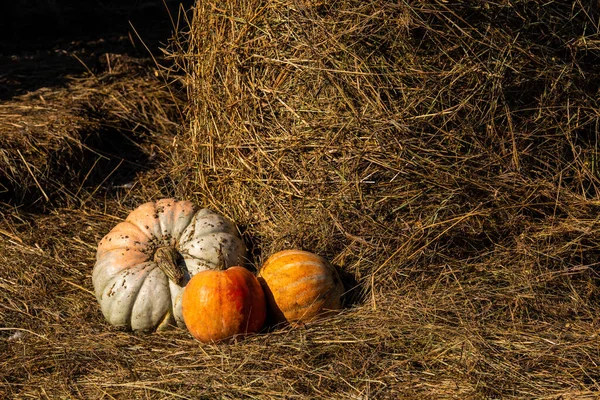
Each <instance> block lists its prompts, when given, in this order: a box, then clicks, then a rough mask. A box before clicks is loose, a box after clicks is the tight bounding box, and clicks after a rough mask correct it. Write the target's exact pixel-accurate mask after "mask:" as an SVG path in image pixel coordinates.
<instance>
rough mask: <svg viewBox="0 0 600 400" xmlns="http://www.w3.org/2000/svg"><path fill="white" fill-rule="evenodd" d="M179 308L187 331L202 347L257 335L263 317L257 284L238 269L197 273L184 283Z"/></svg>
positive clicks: (254, 278) (246, 273) (256, 281)
mask: <svg viewBox="0 0 600 400" xmlns="http://www.w3.org/2000/svg"><path fill="white" fill-rule="evenodd" d="M181 304H182V311H183V319H184V321H185V324H186V326H187V328H188V330H189V331H190V333H191V334H192V336H194V337H195V338H196V339H198V340H199V341H201V342H205V343H206V342H213V341H214V342H217V341H220V340H223V339H226V338H230V337H233V336H235V335H240V334H241V335H244V334H247V333H253V332H258V331H259V330H260V329H261V328H262V327H263V325H264V323H265V319H266V315H267V307H266V303H265V295H264V294H263V290H262V288H261V286H260V283H258V280H257V279H256V277H255V276H254V275H253V274H252V273H251V272H250V271H248V270H247V269H245V268H243V267H238V266H235V267H231V268H229V269H227V270H225V271H203V272H199V273H198V274H196V275H195V276H194V277H193V278H192V279H191V280H190V281H189V282H188V284H187V286H186V288H185V290H184V292H183V299H182V303H181Z"/></svg>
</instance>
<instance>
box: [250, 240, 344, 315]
mask: <svg viewBox="0 0 600 400" xmlns="http://www.w3.org/2000/svg"><path fill="white" fill-rule="evenodd" d="M259 281H260V282H261V284H262V285H263V289H264V292H265V297H266V299H267V305H268V308H269V312H270V314H271V316H272V317H273V319H274V320H275V322H286V321H287V322H290V323H301V322H308V321H311V320H314V319H315V318H316V317H317V316H320V315H324V314H327V313H330V312H332V311H333V310H338V309H340V308H342V299H341V296H342V294H343V293H344V285H343V284H342V281H341V279H340V277H339V275H338V273H337V271H336V270H335V268H334V267H333V266H332V265H331V264H330V263H328V262H327V260H325V259H324V258H323V257H320V256H318V255H316V254H313V253H310V252H308V251H302V250H284V251H280V252H279V253H275V254H273V255H272V256H271V257H269V258H268V259H267V261H266V262H265V263H264V265H263V266H262V268H261V270H260V273H259Z"/></svg>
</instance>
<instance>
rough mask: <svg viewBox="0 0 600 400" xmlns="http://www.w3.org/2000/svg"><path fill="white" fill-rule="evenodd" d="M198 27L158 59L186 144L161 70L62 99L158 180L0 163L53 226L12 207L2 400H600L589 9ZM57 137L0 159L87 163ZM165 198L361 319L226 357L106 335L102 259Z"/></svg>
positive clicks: (235, 10) (223, 351) (290, 5)
mask: <svg viewBox="0 0 600 400" xmlns="http://www.w3.org/2000/svg"><path fill="white" fill-rule="evenodd" d="M192 17H193V19H191V20H190V28H189V31H188V32H186V33H181V35H180V36H178V37H177V38H176V40H174V41H173V42H172V43H171V44H170V46H169V49H168V50H167V52H166V55H167V56H168V57H169V58H170V59H171V61H172V62H173V63H174V64H175V65H176V67H177V68H178V69H179V73H180V74H181V79H182V80H183V82H184V83H185V84H186V85H187V88H188V107H187V118H186V120H185V121H184V120H183V119H182V117H181V114H179V113H178V112H177V111H176V110H177V103H173V100H171V97H170V94H168V93H169V92H168V91H167V90H166V89H165V87H164V86H161V85H160V82H159V81H157V80H156V79H155V80H152V79H150V78H149V76H151V75H152V74H151V73H150V72H151V71H152V68H153V67H152V66H151V65H147V66H145V67H144V66H140V69H139V70H138V72H136V73H135V74H133V75H135V76H137V77H139V76H140V75H139V74H142V76H144V75H143V74H144V72H143V71H147V72H149V73H150V75H149V76H145V78H144V79H142V80H141V81H140V80H137V79H138V78H136V77H135V76H132V75H131V74H129V73H126V74H124V75H123V76H115V77H113V78H114V79H113V78H111V79H110V84H103V83H102V82H106V81H103V79H105V78H102V77H96V78H94V79H91V78H88V79H85V80H75V81H73V83H72V86H71V89H69V90H73V91H75V92H77V91H81V93H90V92H94V91H95V92H94V93H96V94H97V96H94V99H95V100H94V101H90V100H89V98H86V101H85V104H87V105H89V104H95V105H96V108H94V107H91V109H95V110H100V111H101V112H96V113H90V112H88V111H86V112H85V113H83V114H78V115H79V117H78V118H79V119H75V120H74V121H75V122H77V123H79V124H81V125H82V126H86V127H88V126H89V127H91V128H90V131H91V132H97V129H100V130H101V129H102V128H101V127H103V126H104V127H106V126H107V125H108V126H117V127H118V129H119V132H120V133H121V134H122V135H124V137H127V138H130V139H131V140H132V141H133V142H134V143H135V145H134V146H135V148H141V149H142V150H140V153H139V154H140V159H142V160H143V161H144V162H143V163H142V164H143V165H144V168H133V169H132V170H130V169H128V168H125V167H120V168H122V170H121V171H122V172H121V173H123V174H124V176H125V177H126V179H124V180H123V179H122V180H121V181H120V182H124V183H131V184H130V185H125V186H124V187H123V184H122V183H120V184H116V185H113V187H111V188H110V190H108V189H106V188H104V186H103V185H104V183H101V182H102V181H103V180H104V178H106V179H107V180H110V179H111V176H113V175H111V172H110V170H111V169H110V168H105V169H103V170H102V171H103V172H102V173H100V174H99V176H98V178H97V179H95V180H94V183H93V184H89V183H88V184H86V183H85V182H86V179H85V177H86V175H87V172H88V168H83V169H81V168H79V169H78V171H79V172H78V173H77V174H75V176H76V179H74V182H75V183H73V182H71V179H67V180H65V179H63V180H60V179H59V178H62V177H63V175H62V174H57V173H56V171H61V169H60V168H61V167H60V166H59V167H58V169H56V168H47V170H48V174H46V175H44V174H41V173H39V172H37V170H33V169H32V172H33V174H30V173H29V171H28V169H27V168H23V166H24V165H25V166H26V164H25V163H23V162H19V161H18V159H16V158H15V157H12V159H11V160H13V162H12V164H11V163H5V164H1V165H8V166H2V167H0V169H1V170H2V171H3V172H4V171H14V172H11V173H12V174H13V175H10V174H9V173H6V172H4V174H5V176H8V177H10V179H7V181H8V182H16V181H19V179H20V180H23V181H26V182H28V186H27V189H26V191H25V189H23V190H24V192H23V193H37V192H35V190H36V187H38V185H39V186H40V187H41V189H43V190H44V192H46V194H48V196H49V197H50V198H51V200H52V199H53V197H52V196H53V195H54V200H52V201H54V202H55V203H52V204H56V205H57V206H58V207H57V206H53V207H47V208H46V209H45V213H43V214H39V213H32V212H28V211H27V210H28V209H25V210H23V209H21V210H19V209H18V208H17V207H21V205H20V204H22V202H23V200H24V199H25V200H26V199H27V198H28V196H27V195H20V197H19V195H18V193H19V192H18V190H17V189H14V188H13V189H11V191H9V192H8V193H10V196H9V199H8V200H7V202H9V203H10V204H11V206H8V205H6V206H4V207H3V208H2V211H1V212H2V214H1V215H2V218H3V220H2V222H1V225H0V229H1V230H0V235H2V237H3V239H5V240H4V241H2V242H0V268H1V270H2V274H1V275H0V288H1V289H2V290H1V291H0V304H2V308H0V321H3V322H2V325H0V354H2V356H0V367H1V368H0V371H2V372H0V395H5V397H18V398H27V397H37V398H42V397H50V398H57V397H75V398H111V397H115V398H141V397H148V398H193V399H197V398H215V397H222V398H231V399H238V398H295V397H297V398H323V399H329V398H355V399H365V398H377V399H380V398H381V399H386V398H389V399H398V398H456V399H468V398H473V399H475V398H477V399H478V398H545V399H559V398H560V399H593V398H596V397H597V393H598V391H600V383H599V380H600V367H599V365H598V360H599V359H600V357H599V356H600V347H599V343H600V342H599V338H598V334H599V332H600V325H599V320H598V312H599V309H600V302H599V294H600V290H599V284H600V281H599V279H598V278H599V273H598V268H599V267H598V265H599V258H598V255H599V254H600V251H599V250H598V249H599V246H600V220H599V219H598V217H597V215H598V211H600V200H599V199H600V197H599V194H600V193H599V189H600V179H599V177H600V175H599V174H598V168H599V167H600V163H599V162H598V157H599V156H600V152H599V151H598V143H599V132H598V126H600V119H599V118H600V105H599V104H598V88H599V87H600V75H599V72H598V71H600V69H599V68H598V67H599V66H600V65H599V64H600V58H599V56H600V53H598V51H599V50H600V47H598V46H597V44H596V42H597V35H598V34H599V32H598V26H599V24H600V15H599V12H598V8H597V5H596V4H595V3H592V2H580V1H576V2H572V3H571V4H567V3H566V2H558V1H550V2H548V3H546V4H545V5H543V6H542V5H539V4H538V3H535V2H520V1H517V2H500V3H492V2H479V1H466V2H456V3H448V2H446V1H424V2H400V3H393V2H386V1H367V2H365V1H350V0H344V1H337V2H329V3H327V2H318V1H284V0H279V1H276V0H269V1H258V0H237V1H228V2H218V1H209V0H203V1H198V3H197V5H196V8H195V9H194V10H193V13H191V14H190V18H192ZM173 68H175V67H173ZM125 71H131V65H130V66H129V67H127V68H125ZM166 72H167V71H165V73H166ZM136 74H138V75H136ZM142 81H143V82H145V83H147V84H148V86H143V85H142V86H137V87H136V89H135V90H125V91H121V90H120V89H119V88H120V87H122V86H120V85H134V84H135V85H141V83H140V82H142ZM135 82H138V83H135ZM123 87H132V86H123ZM78 93H79V92H78ZM118 93H120V94H121V97H119V95H118ZM149 93H150V94H149ZM21 100H23V101H28V102H33V103H32V104H37V103H35V102H34V100H33V99H32V98H25V97H24V98H22V99H18V101H21ZM15 101H16V100H15ZM35 101H37V100H35ZM4 104H7V103H4ZM68 104H70V103H68ZM77 104H81V103H77ZM98 104H102V107H98ZM156 104H160V106H158V105H156ZM9 106H10V107H15V106H14V105H13V103H12V102H11V103H9ZM75 108H77V107H75ZM89 108H90V107H88V108H87V109H89ZM71 109H72V108H69V107H66V110H67V111H65V112H70V111H69V110H71ZM13 110H14V109H13ZM61 110H62V109H61ZM169 110H170V111H169ZM11 112H15V113H16V111H11ZM57 112H58V111H57ZM60 112H63V111H60ZM20 115H22V116H23V117H22V120H26V118H27V116H26V114H25V113H22V114H20ZM55 115H62V114H55ZM2 121H6V119H5V118H3V119H2ZM0 123H2V122H0ZM77 123H76V124H68V126H69V130H67V131H68V132H80V131H81V130H80V129H78V128H77V126H78V125H77ZM184 124H185V125H184ZM137 126H140V127H141V128H140V130H139V131H137V130H136V128H135V127H137ZM181 126H186V128H185V129H183V128H181ZM96 127H100V128H96ZM86 129H87V128H86ZM69 135H70V136H68V137H71V138H72V137H75V139H77V140H80V141H81V139H80V137H81V136H77V135H79V133H76V134H71V133H69ZM24 137H25V136H24ZM47 137H48V139H44V140H45V141H42V140H40V141H39V144H35V145H32V146H30V145H28V144H27V142H19V141H17V142H19V143H21V144H14V146H13V145H11V146H8V144H7V143H5V142H7V141H3V146H5V148H7V149H8V150H5V151H8V152H10V151H12V153H10V154H15V151H16V150H12V149H18V150H19V151H20V153H21V154H22V155H23V156H24V158H25V159H26V160H29V158H28V157H32V156H31V154H34V153H35V151H38V152H46V154H50V152H53V151H54V150H52V149H56V148H65V147H64V146H65V145H64V144H61V145H57V146H58V147H52V146H55V145H50V144H48V145H47V144H46V143H71V142H73V140H72V139H63V137H67V136H64V135H63V136H61V135H48V136H47ZM30 142H31V141H30ZM96 143H102V141H100V142H96ZM18 146H21V147H18ZM60 146H63V147H60ZM140 146H141V147H140ZM95 147H102V146H98V145H96V146H95ZM34 148H35V149H36V150H35V151H34V150H33V149H34ZM73 148H76V146H74V147H73ZM151 149H157V150H155V151H156V152H157V153H158V156H157V158H156V160H155V161H152V162H147V161H148V158H150V156H149V154H151V152H152V150H151ZM78 151H81V150H78ZM16 154H17V155H18V152H17V153H16ZM66 154H78V153H76V152H72V151H71V150H68V151H66ZM69 157H73V159H75V160H77V161H81V162H83V163H84V165H89V163H90V161H89V159H88V160H83V161H82V160H81V159H80V158H81V157H78V156H72V155H70V156H69ZM120 157H122V158H123V155H122V154H121V155H120ZM113 158H114V157H113ZM63 159H64V158H63ZM117 159H118V157H117ZM14 160H17V161H14ZM92 162H93V161H92ZM30 163H31V165H35V166H36V168H37V169H38V170H40V171H43V170H44V169H43V168H41V167H39V163H33V162H32V161H31V162H30ZM85 163H88V164H85ZM59 164H60V165H62V167H64V164H61V163H59ZM111 165H114V164H111ZM11 168H12V169H11ZM19 168H20V169H19ZM52 174H54V175H52ZM30 175H31V179H32V178H33V176H35V177H37V180H38V184H36V182H35V180H33V181H31V180H28V179H30V178H28V177H29V176H30ZM57 177H58V178H57ZM125 181H126V182H125ZM53 185H54V186H53ZM14 186H15V185H13V187H14ZM73 186H75V187H77V188H79V187H80V188H81V190H80V191H79V192H77V190H73V189H72V187H73ZM117 186H120V187H117ZM60 187H64V188H71V189H68V190H69V191H66V190H67V189H63V191H62V192H61V191H60V190H59V189H58V188H60ZM52 188H54V189H52ZM98 188H99V189H98ZM41 189H40V192H41ZM58 192H60V193H63V195H62V197H61V196H58V200H56V196H55V194H56V193H58ZM37 196H38V197H39V196H41V195H40V194H39V193H38V195H37ZM163 196H176V197H178V198H188V199H193V200H195V201H197V202H198V203H199V204H202V205H204V206H210V207H211V208H213V209H215V210H217V211H220V212H222V213H223V214H225V215H227V216H228V217H230V218H231V219H233V220H235V221H236V222H237V223H238V224H239V226H240V227H241V228H242V230H243V232H244V236H245V238H246V241H247V243H248V245H249V247H250V248H251V250H252V260H251V262H252V263H253V264H254V265H260V263H261V262H262V261H263V260H264V259H265V258H266V257H267V256H268V255H270V254H271V253H272V252H274V251H277V250H280V249H283V248H289V247H299V248H303V249H307V250H311V251H315V252H317V253H319V254H321V255H323V256H325V257H327V258H329V259H330V260H332V261H333V262H334V263H335V264H336V265H338V266H339V267H340V269H341V270H342V271H343V272H344V274H345V280H346V283H347V287H348V296H347V304H348V307H347V308H346V309H345V310H344V312H343V313H342V314H340V315H338V316H336V317H334V318H330V319H327V320H324V321H320V322H318V323H314V324H311V325H308V326H305V327H302V328H297V329H291V328H283V329H275V330H271V331H269V332H264V333H262V334H260V335H256V336H254V337H251V338H248V339H247V340H244V341H241V342H238V343H234V344H232V345H200V344H198V343H197V342H195V341H193V340H192V339H191V337H190V336H189V335H188V334H187V333H186V332H185V331H183V330H172V331H169V332H165V333H159V334H152V335H137V334H133V333H129V332H122V331H117V330H115V329H113V328H111V327H109V326H107V325H106V324H105V323H104V321H103V320H102V316H101V314H100V312H99V310H98V307H97V305H96V303H95V300H94V298H93V296H92V294H91V293H90V290H91V279H90V273H91V268H92V265H93V262H94V250H95V245H96V243H97V241H98V240H99V239H100V238H101V237H102V235H103V234H105V233H106V232H107V231H108V230H109V229H110V227H111V226H112V225H114V223H115V222H116V221H118V220H119V219H120V218H122V217H124V216H125V215H126V214H127V212H128V210H130V209H131V208H132V207H133V206H134V205H136V204H139V203H140V202H142V201H145V200H146V199H148V198H153V199H156V198H159V197H163ZM82 199H85V200H82ZM40 201H41V200H40Z"/></svg>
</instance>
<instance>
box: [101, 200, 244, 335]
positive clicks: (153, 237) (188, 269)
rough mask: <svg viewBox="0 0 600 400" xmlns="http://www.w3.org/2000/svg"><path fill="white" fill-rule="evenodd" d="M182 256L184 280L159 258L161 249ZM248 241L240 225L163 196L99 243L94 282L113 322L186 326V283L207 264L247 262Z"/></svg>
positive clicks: (142, 327)
mask: <svg viewBox="0 0 600 400" xmlns="http://www.w3.org/2000/svg"><path fill="white" fill-rule="evenodd" d="M165 246H171V247H173V248H175V250H176V251H177V252H178V253H179V255H180V256H181V260H182V263H183V264H184V265H181V263H180V265H181V269H183V280H182V281H181V282H179V284H177V283H175V282H173V281H171V280H169V279H168V278H167V276H166V275H165V273H164V272H163V271H162V270H161V269H160V268H158V267H157V264H156V263H155V262H154V254H155V253H156V251H157V249H159V248H161V247H165ZM245 251H246V250H245V246H244V243H243V242H242V240H241V239H240V238H239V237H238V234H237V230H236V228H235V226H234V225H233V224H232V223H231V222H230V221H228V220H226V219H225V218H223V217H222V216H220V215H218V214H216V213H214V212H213V211H211V210H208V209H198V207H196V206H195V205H194V204H193V203H191V202H189V201H176V200H174V199H162V200H158V201H156V202H149V203H146V204H143V205H141V206H139V207H138V208H136V209H135V210H134V211H132V212H131V214H129V216H128V217H127V218H126V220H125V222H121V223H119V224H118V225H116V226H115V227H114V228H113V229H112V230H111V231H110V232H109V233H108V234H107V235H106V236H105V237H104V238H103V239H102V240H101V241H100V243H99V244H98V251H97V254H96V264H95V266H94V270H93V272H92V282H93V285H94V291H95V294H96V298H97V300H98V302H99V303H100V307H101V309H102V313H103V314H104V316H105V318H106V319H107V321H108V322H109V323H111V324H112V325H116V326H121V327H124V328H127V329H132V330H147V331H152V330H155V329H164V328H166V327H168V326H169V325H172V324H177V325H179V326H180V327H184V326H185V324H184V322H183V316H182V314H181V295H182V293H183V287H184V286H185V285H186V284H187V282H188V281H189V280H190V278H191V277H192V276H194V275H195V274H196V273H198V272H200V271H204V270H207V269H217V268H222V269H224V268H227V267H229V266H232V265H242V264H243V262H244V255H245Z"/></svg>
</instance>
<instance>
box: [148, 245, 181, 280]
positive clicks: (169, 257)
mask: <svg viewBox="0 0 600 400" xmlns="http://www.w3.org/2000/svg"><path fill="white" fill-rule="evenodd" d="M178 256H179V254H178V253H177V251H176V250H175V249H174V248H173V247H171V246H166V247H159V248H158V249H156V252H155V253H154V262H155V263H156V265H157V266H158V268H160V269H161V270H162V272H164V273H165V275H166V276H167V278H169V279H170V280H172V281H173V282H175V283H176V284H177V285H179V286H181V283H182V282H183V278H184V276H185V275H184V273H183V269H182V268H181V267H180V266H179V264H178V263H177V258H178Z"/></svg>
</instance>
